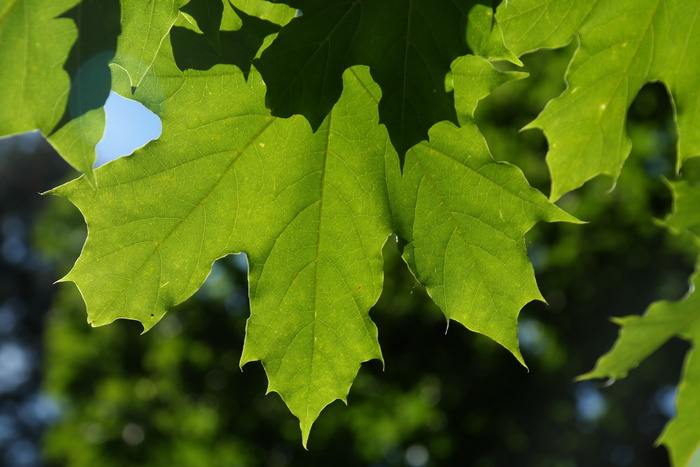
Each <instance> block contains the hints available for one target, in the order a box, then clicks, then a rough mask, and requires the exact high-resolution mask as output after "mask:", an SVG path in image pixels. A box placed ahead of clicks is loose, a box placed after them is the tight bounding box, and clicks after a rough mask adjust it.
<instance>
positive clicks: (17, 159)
mask: <svg viewBox="0 0 700 467" xmlns="http://www.w3.org/2000/svg"><path fill="white" fill-rule="evenodd" d="M573 50H574V49H573V48H572V47H569V48H567V49H563V50H559V51H541V52H538V53H535V54H532V55H529V56H526V57H524V58H523V61H524V63H525V69H526V71H528V72H529V73H530V75H531V76H530V78H529V79H527V80H521V81H516V82H510V83H507V84H506V85H504V86H502V87H501V88H499V89H498V90H497V91H496V92H495V93H493V94H492V95H491V96H489V97H488V98H487V99H486V100H484V101H483V102H482V104H481V105H480V107H479V109H478V112H477V122H478V124H479V126H480V128H481V129H482V131H483V133H484V135H485V137H486V139H487V141H488V143H489V146H490V147H491V149H492V152H493V154H494V157H495V158H496V159H498V160H505V161H509V162H512V163H515V164H517V165H518V166H519V167H521V169H522V170H523V172H524V173H525V175H526V177H527V178H528V179H529V180H530V183H531V184H532V185H533V186H535V187H537V188H538V189H540V190H542V191H543V192H544V193H545V194H546V193H548V190H549V178H548V172H547V168H546V164H545V161H544V155H545V154H546V149H547V145H546V140H545V138H544V137H543V135H542V134H541V133H540V132H538V131H527V132H520V131H519V129H520V128H522V127H523V126H524V125H525V124H526V123H528V122H529V121H531V120H532V119H534V117H535V116H536V115H537V114H538V112H539V111H540V110H541V109H542V108H543V106H544V104H545V103H546V102H547V100H548V99H551V98H552V97H555V96H556V95H558V94H559V93H560V92H561V91H562V90H563V89H564V82H563V81H562V76H563V74H564V71H565V69H566V64H567V62H568V60H569V58H570V57H571V54H572V53H573ZM115 122H116V119H114V118H110V116H108V125H111V126H110V127H109V128H108V132H112V131H114V132H116V133H115V134H116V135H117V136H116V137H115V138H116V140H120V136H119V134H120V133H119V131H121V132H122V133H121V134H122V136H121V139H124V138H129V135H130V134H132V133H131V131H130V130H128V129H126V128H124V127H121V126H120V125H119V124H117V123H115ZM627 129H628V133H629V135H630V137H631V138H632V140H633V143H634V146H633V152H632V155H631V156H630V159H629V161H628V162H627V164H626V166H625V169H624V171H623V174H622V176H621V177H620V179H619V180H618V182H617V184H616V186H615V189H614V190H612V191H611V187H612V181H611V180H610V179H605V178H600V179H596V180H593V181H592V182H589V183H588V184H586V186H584V187H583V188H582V189H580V190H577V191H576V192H574V193H570V194H568V195H566V196H565V197H564V198H562V199H561V200H560V202H559V204H560V205H561V206H562V207H563V208H564V209H566V210H567V211H569V212H570V213H572V214H574V215H576V216H577V217H579V218H580V219H582V220H585V221H587V222H588V223H587V224H584V225H567V224H549V225H544V224H543V225H538V226H536V227H535V228H534V229H533V230H532V231H531V232H530V233H528V235H527V246H528V251H529V254H530V257H531V260H532V262H533V264H534V266H535V271H536V274H537V280H538V283H539V285H540V289H541V290H542V293H543V294H544V296H545V298H546V299H547V302H548V304H544V303H538V302H535V303H531V304H529V305H527V306H526V307H525V308H524V309H523V311H522V313H521V318H520V326H521V331H520V340H521V346H522V349H523V354H524V356H525V359H526V361H527V363H528V366H529V371H528V370H526V369H524V368H523V367H521V366H520V365H519V364H518V363H517V362H516V360H515V359H514V358H513V357H512V356H511V355H509V354H508V353H507V352H506V351H505V350H504V349H502V348H500V347H499V346H497V345H496V344H494V343H493V342H491V341H490V340H488V339H486V338H484V337H482V336H479V335H476V334H474V333H471V332H469V331H467V330H466V329H464V328H463V327H461V326H460V325H459V324H457V323H452V324H451V325H450V326H449V330H448V331H447V332H446V328H447V326H446V322H445V319H444V317H443V315H442V314H441V313H440V311H439V310H438V309H437V308H436V306H435V305H433V304H432V302H431V301H430V300H429V298H428V297H427V295H426V293H425V290H424V289H423V288H422V287H421V286H420V285H419V284H418V283H417V282H416V281H415V279H414V278H413V277H412V276H411V274H410V273H409V272H408V271H407V269H406V267H405V266H404V265H403V263H402V261H401V259H400V257H399V255H398V252H397V248H396V244H395V242H394V241H393V240H392V239H390V240H389V241H388V242H387V245H386V247H385V258H386V266H385V271H386V275H385V290H384V293H383V295H382V297H381V298H380V300H379V303H378V304H377V305H376V306H375V307H374V309H373V310H372V312H371V315H372V318H373V319H374V320H375V322H376V323H377V325H378V327H379V340H380V343H381V345H382V349H383V353H384V357H385V366H384V367H382V364H381V363H380V362H376V361H373V362H368V363H366V364H364V365H363V366H362V369H361V371H360V373H359V375H358V377H357V380H356V382H355V384H354V386H353V388H352V390H351V392H350V395H349V398H348V401H349V406H345V405H344V404H342V403H341V402H338V401H336V402H335V403H333V404H331V406H329V407H328V408H327V409H326V410H325V411H324V412H323V413H322V414H321V417H320V418H319V420H318V421H317V423H316V425H315V426H314V428H313V429H312V432H311V438H310V442H309V450H308V451H306V450H304V449H303V448H302V446H301V438H300V433H299V429H298V423H297V421H296V419H295V418H294V417H293V416H292V415H291V414H290V413H289V412H288V411H287V409H286V408H285V406H284V404H283V403H282V401H281V400H280V398H279V397H278V396H277V395H276V394H270V395H265V391H266V379H265V375H264V371H263V370H262V367H261V366H260V365H259V364H258V363H254V364H249V365H247V366H246V367H245V368H244V369H243V371H241V369H240V368H239V358H240V352H241V349H242V344H243V337H244V328H245V320H246V318H247V316H248V301H247V296H246V292H247V286H246V279H245V270H246V261H245V258H244V257H242V256H229V257H227V258H225V259H223V260H221V261H219V262H217V263H216V264H215V266H214V269H213V271H212V274H211V275H210V277H209V279H208V280H207V282H206V283H205V285H204V287H203V288H202V289H201V290H200V291H199V292H197V293H196V294H195V296H194V297H192V298H191V299H190V300H188V301H187V302H185V303H184V304H182V305H180V306H178V307H177V308H175V309H174V310H172V311H171V312H170V313H169V314H168V315H166V317H165V318H164V319H163V320H162V321H161V322H160V323H159V324H158V325H157V326H156V327H155V328H154V329H152V330H151V331H150V332H148V333H146V334H144V335H141V330H142V328H141V326H140V325H139V324H138V323H135V322H129V321H118V322H116V323H113V324H111V325H109V326H106V327H101V328H91V327H90V326H88V325H87V323H86V314H85V307H84V304H83V303H82V300H81V298H80V295H79V293H78V291H77V289H76V288H75V287H74V286H73V285H72V284H57V285H53V284H52V283H53V282H54V281H56V280H58V279H59V278H60V277H62V276H63V275H64V274H65V273H66V272H67V271H68V270H69V269H70V267H71V264H72V262H73V261H75V259H76V258H77V256H78V254H79V252H80V248H81V246H82V243H83V241H84V238H85V230H86V229H85V226H84V223H83V221H82V218H81V216H80V214H79V213H78V212H77V210H76V209H75V208H73V207H72V205H71V204H70V203H69V202H68V201H67V200H65V199H61V198H57V197H53V196H40V195H39V193H40V192H43V191H46V190H48V189H50V188H52V187H53V186H56V185H57V184H59V183H62V182H63V181H65V180H68V179H69V178H71V177H74V176H75V173H70V171H69V168H68V167H67V166H66V164H65V163H64V162H63V161H62V160H61V159H60V158H59V157H58V156H57V155H56V154H55V153H53V150H52V149H51V147H50V146H49V145H48V144H47V143H46V142H45V141H43V140H42V139H41V137H40V136H39V135H37V134H36V133H30V134H25V135H21V136H18V137H14V138H11V139H5V140H0V209H1V211H0V215H1V217H0V465H3V466H8V467H34V466H44V465H45V466H76V467H78V466H80V467H82V466H85V467H88V466H90V467H92V466H96V465H99V466H104V467H110V466H115V467H116V466H119V467H121V466H136V465H138V466H183V467H187V466H252V467H255V466H261V467H262V466H265V467H282V466H312V465H319V466H327V465H335V466H374V467H379V466H410V467H423V466H450V465H469V466H474V467H496V466H527V467H530V466H531V467H575V466H582V467H587V466H622V467H624V466H638V467H642V466H667V465H668V461H667V457H666V452H665V450H664V448H663V447H654V441H655V439H656V437H657V436H658V435H659V433H660V432H661V430H662V428H663V426H664V424H665V423H666V421H667V420H668V418H669V417H671V416H672V415H673V411H674V398H675V391H676V384H677V382H678V377H679V373H680V367H681V363H682V358H683V354H684V352H685V351H686V349H687V347H686V344H684V343H683V342H681V341H673V342H670V343H669V344H667V345H666V346H665V347H663V348H662V349H661V350H660V351H659V352H657V353H656V354H654V355H653V356H652V357H651V358H650V359H648V360H647V361H646V362H644V364H643V365H642V366H640V367H639V368H638V369H636V370H634V371H633V372H631V374H630V375H629V376H628V377H627V378H626V379H624V380H620V381H615V382H613V381H585V382H576V381H575V378H576V376H577V375H580V374H582V373H585V372H587V371H589V370H590V369H591V368H592V367H593V365H594V363H595V361H596V359H597V358H598V357H599V356H600V355H601V354H602V353H604V352H605V351H606V350H607V349H609V348H610V346H611V345H612V343H613V342H614V340H615V337H616V335H617V327H616V326H615V325H614V324H612V323H611V322H610V320H609V318H610V317H612V316H625V315H629V314H639V313H642V312H643V311H644V310H645V308H646V307H647V306H648V305H649V304H650V303H651V302H653V301H655V300H660V299H673V300H675V299H679V298H681V297H682V296H683V295H684V294H685V293H686V292H687V280H688V276H689V275H690V273H691V272H692V268H693V259H694V255H695V253H696V252H695V251H694V250H693V248H692V246H691V243H690V242H688V241H687V239H684V238H682V237H675V236H673V235H671V234H669V233H668V232H667V231H666V230H664V228H663V227H662V226H660V225H659V223H658V222H655V219H663V218H664V217H665V216H666V215H667V214H668V213H669V212H670V209H671V198H670V193H669V190H668V188H667V187H666V185H665V184H664V178H667V179H673V178H674V177H675V176H676V175H675V174H674V172H673V167H674V164H675V161H674V150H675V134H674V125H673V120H672V109H671V106H670V104H669V100H668V96H667V93H666V90H665V88H664V87H663V86H661V85H648V86H646V87H645V88H644V89H643V90H642V91H641V93H640V95H639V96H638V97H637V99H636V100H635V102H634V104H633V106H632V109H631V110H630V114H629V121H628V125H627ZM139 144H143V142H140V143H139ZM102 160H104V157H103V159H102ZM696 165H697V164H696ZM684 170H686V174H685V176H686V178H688V177H690V178H691V179H692V177H693V174H694V171H697V172H700V170H697V168H694V167H693V165H692V164H690V166H688V167H686V168H684Z"/></svg>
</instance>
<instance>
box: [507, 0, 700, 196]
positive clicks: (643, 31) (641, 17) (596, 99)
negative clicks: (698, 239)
mask: <svg viewBox="0 0 700 467" xmlns="http://www.w3.org/2000/svg"><path fill="white" fill-rule="evenodd" d="M548 3H550V2H545V1H539V2H532V1H530V0H523V1H518V0H514V1H512V2H510V4H511V5H510V6H509V8H507V9H505V10H504V14H503V15H499V19H505V20H509V21H508V22H510V23H513V22H514V21H515V20H514V19H513V18H510V19H509V18H508V16H507V14H506V13H507V12H509V11H511V10H512V11H519V10H520V9H521V5H523V6H528V7H530V8H534V6H533V5H540V10H541V11H542V12H545V13H548V12H549V10H547V9H545V8H544V5H545V4H548ZM579 3H586V4H587V5H588V6H591V7H592V8H591V10H590V12H589V13H588V15H587V16H586V18H585V20H584V21H583V24H582V25H581V26H580V28H579V29H578V35H579V37H580V44H581V45H580V48H579V50H578V51H577V52H576V55H575V56H574V58H573V60H572V62H571V64H570V66H569V70H568V72H567V78H566V79H567V82H568V88H567V90H566V91H564V93H563V94H562V95H561V96H559V97H558V98H556V99H554V100H552V101H550V102H549V103H548V104H547V106H546V107H545V109H544V111H543V112H542V113H541V114H540V115H539V117H537V119H536V120H535V121H533V122H532V123H531V124H529V125H528V126H527V127H526V128H541V129H543V130H544V132H545V134H546V136H547V139H548V140H549V144H550V151H549V154H548V156H547V163H548V165H549V168H550V171H551V173H552V193H551V197H552V199H558V198H559V197H560V196H561V195H563V194H564V193H566V192H567V191H570V190H573V189H575V188H577V187H579V186H581V185H582V184H583V183H585V182H586V181H587V180H590V179H591V178H593V177H595V176H597V175H599V174H607V175H610V176H612V177H613V178H617V177H618V175H619V173H620V170H621V169H622V165H623V163H624V161H625V159H626V158H627V156H628V155H629V152H630V148H631V143H630V141H629V138H628V137H627V136H626V134H625V115H626V112H627V109H628V108H629V106H630V104H631V103H632V101H633V100H634V98H635V96H636V95H637V92H638V91H639V89H641V87H642V86H643V85H644V84H645V83H648V82H652V81H663V82H664V83H665V84H666V85H667V86H668V88H669V90H670V93H671V97H672V98H673V102H674V105H675V109H676V119H677V122H678V128H679V147H678V149H679V154H678V167H680V164H682V162H683V161H685V160H687V159H688V158H690V157H693V156H696V155H699V154H700V103H699V102H698V99H697V90H696V89H695V86H694V85H693V79H692V78H691V77H694V76H697V75H698V73H700V49H698V48H697V47H693V46H690V44H697V43H700V27H698V21H699V19H698V18H700V4H698V3H697V2H684V1H680V0H643V1H637V0H626V1H621V2H600V1H598V2H579ZM559 4H561V5H565V4H566V2H563V3H562V2H559ZM568 4H571V2H568ZM575 8H576V9H575V13H576V14H575V15H571V16H570V17H571V21H570V24H569V27H567V30H570V27H572V26H573V25H575V24H576V22H577V21H579V20H580V19H581V17H582V16H583V15H584V14H585V8H586V7H585V6H577V7H575ZM522 17H524V15H523V14H521V15H520V17H519V18H522ZM547 18H552V17H551V16H545V19H547ZM568 18H569V16H565V17H564V20H566V21H568ZM552 21H553V19H549V20H548V21H545V23H549V24H551V22H552ZM517 24H518V25H517V26H516V25H515V24H512V25H511V24H508V23H507V24H506V25H504V26H503V29H504V31H505V35H506V37H507V38H511V40H512V41H513V42H515V43H516V47H522V48H524V49H527V48H531V47H534V46H536V45H537V43H536V42H531V41H530V42H526V43H524V44H522V45H519V46H518V45H517V44H518V40H517V38H518V34H519V33H521V34H522V33H524V28H525V25H524V24H523V23H517ZM537 24H539V22H538V23H537ZM612 25H614V27H612ZM565 36H566V34H565V35H563V37H562V38H558V39H557V40H555V41H553V44H554V45H558V44H561V43H562V41H565Z"/></svg>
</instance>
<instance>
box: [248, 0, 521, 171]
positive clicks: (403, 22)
mask: <svg viewBox="0 0 700 467" xmlns="http://www.w3.org/2000/svg"><path fill="white" fill-rule="evenodd" d="M285 3H287V4H289V5H291V6H293V7H295V8H299V9H300V10H301V11H302V12H303V14H302V16H301V17H299V18H296V19H294V20H293V21H291V22H290V23H289V24H288V25H287V26H285V27H284V28H283V29H282V30H281V31H280V34H279V36H278V37H277V39H276V40H275V41H274V42H273V43H272V45H270V47H268V48H267V49H266V50H265V51H264V52H263V53H262V55H261V57H260V59H259V60H257V61H256V67H257V68H258V70H260V73H261V74H262V76H263V79H264V80H265V83H266V84H267V85H268V92H267V96H266V102H267V105H268V106H269V107H270V108H271V109H272V112H273V114H275V115H279V116H281V117H288V116H290V115H294V114H302V115H304V116H305V117H306V118H307V119H308V120H309V122H310V123H311V126H312V127H313V128H317V127H318V126H319V125H320V124H321V122H322V121H323V119H324V118H325V116H326V114H327V113H328V112H329V111H330V109H331V108H332V106H333V105H334V103H335V102H336V101H337V99H338V96H340V93H341V90H342V83H341V74H342V72H343V70H345V69H346V68H348V67H350V66H353V65H358V64H360V65H368V66H369V67H370V72H371V73H372V77H373V79H374V80H375V81H376V82H377V83H378V84H379V86H380V88H381V89H382V99H381V101H380V103H379V115H380V122H381V123H384V124H385V125H386V126H387V129H388V131H389V135H390V136H391V141H392V144H393V145H394V147H395V148H396V150H397V151H398V153H399V156H400V157H401V160H402V161H403V157H404V154H405V152H406V151H407V150H408V149H409V148H410V147H411V146H413V145H414V144H416V143H418V142H419V141H421V140H423V139H425V138H426V137H427V132H428V129H429V128H430V127H431V126H432V125H433V124H435V123H436V122H439V121H442V120H447V121H452V122H453V123H457V116H456V114H455V108H454V100H453V96H452V94H451V93H450V92H448V91H447V90H446V88H445V76H446V74H447V73H448V72H449V69H450V65H451V63H452V61H453V60H454V59H456V58H457V57H459V56H462V55H465V54H466V53H468V52H469V51H470V50H471V51H475V53H478V54H483V55H486V56H490V57H494V58H505V59H508V60H511V61H514V62H517V58H516V57H515V56H514V55H513V54H512V53H511V52H510V51H508V50H507V49H506V48H505V47H504V46H503V37H502V34H501V32H500V29H499V28H498V25H497V24H495V23H494V21H493V12H492V10H491V8H490V7H486V6H484V5H478V2H475V1H466V2H465V1H461V2H458V1H453V0H440V1H438V2H436V1H434V0H418V1H411V2H406V1H404V0H389V1H382V2H376V1H365V0H333V1H327V0H308V1H304V0H298V1H286V2H285ZM465 25H466V28H465ZM465 29H466V31H465Z"/></svg>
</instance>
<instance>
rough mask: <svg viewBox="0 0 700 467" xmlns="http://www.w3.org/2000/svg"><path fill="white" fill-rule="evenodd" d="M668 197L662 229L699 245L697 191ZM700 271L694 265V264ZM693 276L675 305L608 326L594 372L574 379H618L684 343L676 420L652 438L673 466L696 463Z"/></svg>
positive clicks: (699, 330) (697, 327) (699, 442)
mask: <svg viewBox="0 0 700 467" xmlns="http://www.w3.org/2000/svg"><path fill="white" fill-rule="evenodd" d="M669 185H670V187H671V189H672V191H673V194H674V199H675V203H674V212H673V214H671V215H670V216H669V217H668V218H667V219H666V220H665V223H666V225H667V226H668V227H669V228H670V229H671V230H672V231H674V232H676V233H681V232H688V233H690V234H691V235H693V236H694V239H695V241H696V242H697V244H698V246H700V236H698V234H700V229H699V228H698V226H700V212H698V209H697V207H698V204H697V200H698V199H700V186H695V187H691V186H689V185H688V184H687V183H686V182H677V183H669ZM699 266H700V264H699ZM697 271H698V268H696V273H695V274H694V275H693V277H692V278H691V281H690V291H689V292H688V295H687V296H686V297H685V298H684V299H682V300H680V301H677V302H669V301H659V302H656V303H653V304H652V305H651V306H650V307H649V309H648V310H647V311H646V313H645V314H644V315H643V316H628V317H626V318H618V319H615V320H614V321H615V322H616V323H617V324H619V325H620V326H621V330H620V336H619V337H618V339H617V341H616V342H615V345H614V346H613V348H612V349H611V350H610V351H609V352H608V353H606V354H605V355H603V356H602V357H601V358H600V359H599V360H598V362H597V363H596V366H595V368H594V369H593V370H592V371H591V372H589V373H586V374H585V375H582V376H580V377H579V379H591V378H612V379H618V378H624V377H625V376H627V373H628V372H629V371H630V370H632V369H634V368H636V367H637V366H638V365H639V364H640V363H641V362H642V361H643V360H644V359H645V358H646V357H648V356H649V355H650V354H651V353H653V352H654V351H655V350H656V349H658V348H659V347H661V346H662V345H663V344H665V343H666V342H667V341H668V340H669V339H670V338H672V337H674V336H678V337H681V338H683V339H686V340H689V341H690V342H691V343H692V344H693V347H692V348H691V349H690V350H689V351H688V354H687V355H686V360H685V365H684V368H683V373H682V375H681V382H680V384H679V390H678V399H677V402H676V410H677V415H676V416H675V417H674V418H673V419H672V420H671V421H670V422H669V423H668V425H667V426H666V428H665V429H664V431H663V433H662V434H661V436H660V437H659V439H658V442H659V443H660V444H664V445H666V447H667V448H668V449H669V451H670V453H671V460H672V461H673V465H676V466H682V465H696V463H697V462H698V461H700V425H699V424H698V423H697V414H698V413H699V412H700V359H699V358H698V354H697V346H698V345H699V344H700V292H698V288H700V272H697Z"/></svg>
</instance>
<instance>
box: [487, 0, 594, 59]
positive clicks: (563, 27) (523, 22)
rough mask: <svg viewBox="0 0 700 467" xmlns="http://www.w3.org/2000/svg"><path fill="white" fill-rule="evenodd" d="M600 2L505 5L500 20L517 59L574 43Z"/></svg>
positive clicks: (547, 0)
mask: <svg viewBox="0 0 700 467" xmlns="http://www.w3.org/2000/svg"><path fill="white" fill-rule="evenodd" d="M595 4H596V1H586V2H582V1H580V0H510V1H508V2H501V4H500V5H499V6H498V9H497V11H496V20H497V21H498V24H499V25H500V27H501V29H502V30H503V37H504V40H505V43H506V46H507V47H508V48H509V49H510V50H512V51H513V52H514V53H515V55H517V56H520V55H522V54H524V53H528V52H532V51H534V50H537V49H542V48H548V49H555V48H558V47H564V46H565V45H567V44H568V43H569V42H571V39H572V37H573V36H574V34H576V31H577V30H578V28H579V26H580V25H581V23H582V22H583V21H584V20H585V19H586V16H587V15H588V13H589V12H590V11H591V9H592V8H593V7H594V6H595Z"/></svg>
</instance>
